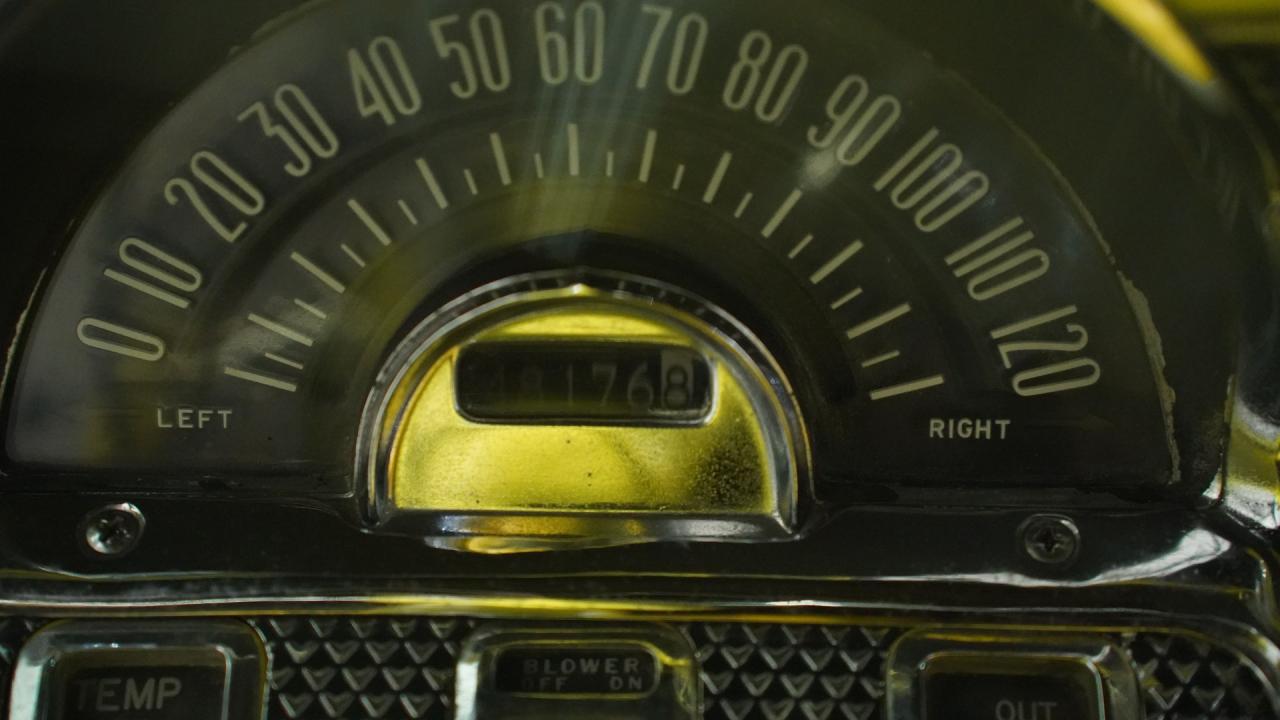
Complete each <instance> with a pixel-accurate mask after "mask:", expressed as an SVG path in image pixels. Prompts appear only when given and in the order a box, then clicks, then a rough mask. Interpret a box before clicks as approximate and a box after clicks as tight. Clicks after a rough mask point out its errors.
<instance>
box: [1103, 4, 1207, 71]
mask: <svg viewBox="0 0 1280 720" xmlns="http://www.w3.org/2000/svg"><path fill="white" fill-rule="evenodd" d="M1098 5H1099V6H1101V7H1102V9H1103V10H1106V11H1107V12H1108V13H1110V14H1111V16H1112V17H1114V18H1115V19H1116V21H1117V22H1119V23H1120V24H1121V25H1123V26H1124V27H1125V28H1127V29H1128V30H1129V32H1131V33H1133V34H1134V35H1135V36H1136V37H1137V38H1138V39H1140V40H1142V41H1143V42H1144V43H1146V45H1147V46H1148V47H1149V48H1150V49H1151V51H1152V52H1153V53H1155V54H1156V55H1157V56H1158V57H1159V58H1160V59H1161V60H1162V61H1164V63H1165V64H1166V65H1168V66H1169V69H1170V70H1173V71H1174V72H1176V73H1178V74H1179V75H1181V76H1182V77H1183V78H1184V79H1186V80H1188V81H1191V82H1193V83H1195V84H1198V85H1206V84H1209V83H1211V82H1212V81H1213V80H1214V79H1215V77H1216V76H1215V73H1214V71H1213V67H1212V66H1211V65H1210V64H1209V61H1208V60H1207V59H1206V58H1205V56H1204V54H1203V53H1201V52H1200V49H1199V48H1198V47H1196V45H1195V43H1194V42H1192V40H1191V38H1189V37H1188V36H1187V34H1186V33H1185V32H1184V31H1183V30H1182V27H1181V26H1180V25H1179V24H1178V21H1177V20H1176V19H1175V18H1174V16H1173V13H1172V12H1170V11H1169V9H1168V8H1167V7H1165V6H1164V5H1161V4H1160V3H1158V2H1155V0H1098Z"/></svg>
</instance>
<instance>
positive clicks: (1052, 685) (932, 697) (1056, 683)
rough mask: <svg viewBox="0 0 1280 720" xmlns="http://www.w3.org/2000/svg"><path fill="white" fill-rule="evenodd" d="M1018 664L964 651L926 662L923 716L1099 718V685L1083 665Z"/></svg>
mask: <svg viewBox="0 0 1280 720" xmlns="http://www.w3.org/2000/svg"><path fill="white" fill-rule="evenodd" d="M993 663H994V665H993ZM1020 663H1021V665H1022V667H1018V668H1015V667H1011V666H1006V667H1000V665H1002V664H1004V663H1001V662H999V661H998V660H997V659H995V658H990V657H973V656H967V657H966V656H964V655H953V656H942V657H939V658H936V659H934V660H932V661H930V662H929V663H928V664H927V665H926V666H925V670H924V673H923V676H922V682H923V696H924V707H925V711H924V720H1102V718H1103V717H1104V716H1103V713H1104V712H1105V711H1104V709H1103V688H1102V684H1101V683H1100V682H1099V677H1098V676H1097V675H1096V674H1095V673H1093V672H1092V671H1091V670H1090V668H1089V667H1088V666H1086V665H1083V664H1081V663H1078V662H1069V661H1053V660H1038V661H1036V660H1031V659H1021V660H1020ZM1009 664H1010V665H1012V663H1009Z"/></svg>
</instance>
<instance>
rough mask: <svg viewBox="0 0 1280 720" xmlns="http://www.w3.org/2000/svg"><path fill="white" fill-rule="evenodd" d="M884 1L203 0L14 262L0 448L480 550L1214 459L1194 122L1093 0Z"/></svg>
mask: <svg viewBox="0 0 1280 720" xmlns="http://www.w3.org/2000/svg"><path fill="white" fill-rule="evenodd" d="M998 6H999V7H998ZM165 12H166V13H167V14H164V13H161V15H160V17H163V18H168V19H169V20H170V21H171V22H172V24H174V25H175V26H181V25H182V23H184V22H194V21H196V20H197V19H198V18H197V16H198V15H200V14H201V12H202V11H198V10H191V9H188V10H178V9H169V10H167V11H165ZM921 12H924V11H923V10H922V9H921V8H914V9H913V8H910V7H903V6H901V4H898V3H891V2H887V1H886V2H863V3H849V2H838V1H836V0H804V1H803V2H802V3H801V4H800V5H799V6H798V7H795V8H784V7H782V6H780V5H778V4H777V3H772V2H727V1H725V2H696V3H695V2H682V1H679V0H671V1H670V2H666V1H664V2H637V3H624V2H607V1H605V0H547V1H545V2H508V1H504V0H494V1H493V2H488V3H472V2H461V1H453V2H418V1H414V0H390V1H388V2H380V3H365V2H355V1H353V0H328V1H325V2H316V3H307V4H303V5H300V6H298V7H296V8H289V9H288V12H284V8H275V7H271V8H268V7H265V6H261V7H253V8H248V7H240V6H235V7H234V8H232V9H231V10H230V11H229V12H228V13H227V19H225V20H224V23H226V24H230V25H235V24H237V23H239V24H240V26H241V27H242V28H256V29H257V30H256V32H253V33H252V34H249V33H248V32H246V31H245V30H243V29H241V30H239V31H231V30H227V29H226V25H216V26H211V27H213V28H214V30H213V31H211V32H215V34H216V33H224V34H227V35H230V36H231V40H229V41H227V43H226V45H227V46H233V47H235V48H236V49H235V50H234V51H233V52H231V53H230V55H229V56H227V57H225V58H224V59H222V60H220V61H218V62H211V63H209V67H208V68H206V69H205V70H204V72H203V79H201V80H199V81H198V82H196V81H194V80H192V81H189V82H186V83H185V84H184V85H182V87H181V88H180V90H175V91H174V93H175V98H176V100H175V102H174V103H173V104H172V106H171V107H168V108H166V109H165V110H164V112H162V113H155V115H156V117H154V118H152V120H151V121H149V122H148V123H146V125H145V126H140V127H137V128H135V129H134V132H135V133H142V134H140V135H138V134H135V135H134V138H133V141H132V143H131V144H130V145H129V149H128V151H127V152H125V153H123V154H124V157H123V159H122V161H121V162H120V163H119V165H118V167H116V168H115V169H114V170H113V171H112V173H111V174H110V175H109V178H107V179H105V180H104V181H103V183H102V184H101V186H100V187H98V188H97V189H96V190H95V191H93V192H90V191H89V190H87V189H86V190H85V191H84V192H83V194H82V196H81V198H80V202H81V203H82V208H83V210H82V212H80V213H78V214H77V215H76V220H75V222H74V223H72V224H71V226H70V227H66V226H62V227H60V229H59V232H61V235H60V237H59V238H58V245H59V247H61V248H62V249H61V251H60V253H59V254H58V257H57V258H56V261H54V262H50V264H49V267H48V269H47V272H46V273H45V274H44V275H42V276H39V278H38V279H37V278H35V277H34V276H33V277H31V278H28V279H27V280H26V281H25V282H26V284H25V285H15V287H22V288H24V289H25V288H28V287H30V288H32V289H33V294H32V295H31V296H30V298H22V297H19V296H15V297H13V298H9V300H10V301H11V302H12V303H13V322H14V328H15V341H14V344H13V346H12V350H11V353H10V357H9V363H8V366H7V371H6V377H5V406H4V412H5V415H4V455H5V472H6V473H7V475H8V477H7V478H6V482H11V483H12V484H11V487H13V488H15V489H18V490H21V491H23V492H32V491H34V492H35V493H36V494H38V495H41V496H48V495H53V496H57V495H62V496H65V497H79V498H88V497H93V496H94V495H93V493H94V492H98V491H108V493H117V494H119V493H123V494H124V496H129V495H130V493H142V494H143V495H145V496H147V497H156V498H174V499H181V500H182V501H183V502H186V503H190V504H188V505H185V506H184V507H187V508H188V510H185V511H184V513H185V512H193V513H195V514H197V515H198V514H199V511H198V510H193V509H192V508H198V507H200V505H199V503H200V502H201V501H205V500H207V501H211V502H212V501H217V502H219V503H222V502H223V501H227V500H228V499H232V500H233V499H235V498H237V497H240V496H242V495H244V496H253V497H254V498H255V502H261V503H264V506H266V507H271V506H272V498H275V499H276V500H277V501H278V506H279V507H280V508H283V507H284V506H289V507H291V508H295V509H296V508H300V507H309V508H314V509H315V511H316V512H328V513H330V515H331V516H334V517H338V518H341V521H342V522H343V523H344V524H345V525H346V526H347V527H348V528H349V529H351V530H352V531H358V532H362V533H373V534H378V533H380V532H384V531H386V532H395V533H399V534H409V535H413V536H416V537H432V538H436V539H439V537H446V536H451V535H458V536H462V537H464V538H465V540H464V541H463V543H462V544H463V545H464V546H465V547H466V548H467V549H484V548H488V549H490V550H494V551H498V550H505V549H511V547H509V546H508V545H506V544H504V543H503V542H500V541H494V542H495V543H496V544H492V545H485V542H487V541H484V538H486V537H490V536H493V537H508V536H509V537H511V538H521V540H519V541H513V542H514V543H515V545H516V546H521V547H523V546H522V545H521V543H523V542H524V541H526V540H528V539H529V538H541V539H542V540H545V541H547V542H552V540H551V539H553V538H559V539H563V538H577V539H579V540H582V541H584V542H589V543H591V542H608V541H611V540H617V541H622V542H631V541H637V540H653V539H669V540H682V539H710V538H715V539H738V540H744V539H762V538H769V539H778V538H792V539H794V538H796V537H799V536H803V535H806V534H808V533H811V532H813V531H815V530H817V529H819V528H821V527H823V526H825V525H827V524H830V523H839V522H842V520H841V519H840V518H841V517H842V515H843V516H844V517H846V518H847V517H848V515H847V514H848V513H850V512H852V513H857V512H858V511H860V510H863V509H867V508H871V507H892V508H906V509H910V508H919V507H920V506H921V505H922V504H923V505H928V506H930V507H941V508H946V507H955V508H973V507H977V506H989V505H994V506H1027V507H1037V506H1053V505H1065V506H1067V507H1071V506H1075V505H1081V506H1083V505H1095V506H1096V505H1103V506H1113V507H1138V506H1141V504H1142V503H1143V502H1152V503H1155V504H1157V505H1159V504H1161V503H1169V502H1174V501H1176V500H1177V499H1178V498H1186V497H1191V496H1194V495H1196V494H1197V493H1199V492H1201V491H1202V490H1204V489H1205V488H1207V487H1212V483H1213V482H1214V480H1215V478H1217V479H1219V480H1220V479H1221V472H1220V471H1221V468H1222V464H1223V463H1222V457H1223V448H1224V445H1223V443H1224V436H1225V428H1226V425H1227V422H1228V415H1227V413H1226V412H1225V411H1224V408H1226V407H1228V405H1229V403H1230V401H1231V397H1232V392H1233V386H1232V381H1233V378H1234V377H1236V375H1235V374H1234V373H1235V372H1236V370H1237V368H1236V366H1235V365H1236V356H1235V352H1236V351H1235V347H1236V345H1235V344H1234V343H1236V341H1237V340H1238V339H1239V338H1238V334H1239V333H1240V332H1247V329H1246V330H1243V331H1242V330H1241V326H1240V325H1239V323H1237V320H1236V318H1237V317H1238V315H1239V313H1238V308H1239V306H1240V304H1241V303H1242V302H1243V301H1244V300H1245V299H1247V296H1248V295H1249V293H1251V292H1253V290H1252V289H1251V288H1250V287H1248V286H1246V285H1245V284H1242V283H1237V282H1235V281H1234V280H1235V278H1237V277H1238V276H1239V272H1240V269H1241V268H1242V267H1244V266H1247V265H1248V264H1249V263H1250V262H1251V260H1250V259H1249V258H1251V257H1252V255H1251V253H1253V252H1255V251H1254V249H1252V247H1253V246H1252V245H1251V243H1254V242H1256V240H1257V239H1256V229H1257V228H1256V226H1255V225H1256V224H1255V223H1253V221H1252V220H1251V219H1250V217H1252V216H1251V214H1250V213H1251V212H1252V210H1250V207H1251V206H1250V203H1252V202H1253V201H1254V199H1253V198H1252V197H1251V196H1249V195H1248V193H1246V192H1244V191H1243V190H1242V189H1241V188H1242V187H1244V182H1245V181H1244V180H1243V179H1242V176H1237V175H1235V174H1233V173H1234V172H1235V171H1234V170H1232V169H1230V168H1231V167H1232V166H1230V165H1229V163H1226V162H1225V161H1224V160H1223V159H1222V158H1223V157H1226V156H1227V154H1228V153H1229V152H1230V151H1232V150H1233V148H1231V147H1228V146H1229V145H1230V143H1229V142H1228V141H1222V140H1219V136H1218V132H1219V131H1220V130H1221V127H1219V126H1220V125H1222V124H1225V123H1226V122H1227V121H1226V120H1224V119H1223V118H1217V117H1213V116H1211V115H1203V116H1202V115H1199V114H1196V112H1198V111H1196V112H1192V111H1191V110H1189V109H1188V108H1191V107H1192V105H1193V100H1194V98H1195V93H1196V92H1201V91H1204V92H1208V91H1205V90H1204V88H1197V87H1195V85H1194V84H1195V82H1197V78H1195V77H1186V76H1182V75H1179V69H1178V68H1173V70H1174V71H1175V72H1167V70H1168V69H1167V68H1162V67H1161V66H1160V65H1158V64H1157V60H1156V59H1154V58H1153V57H1151V56H1147V55H1144V54H1142V51H1141V49H1140V47H1139V46H1137V45H1133V44H1132V39H1130V38H1126V37H1124V36H1122V34H1121V33H1122V31H1121V30H1119V29H1118V28H1117V27H1116V26H1114V25H1112V24H1111V23H1110V20H1109V19H1108V18H1107V17H1106V16H1105V15H1104V14H1103V13H1102V11H1101V10H1099V9H1097V8H1093V7H1092V6H1089V7H1083V6H1080V5H1079V4H1073V3H1067V2H1062V3H1058V2H1044V3H1038V4H1035V5H1034V7H1031V6H1024V5H1018V6H1017V7H1014V8H1008V7H1003V6H1002V5H1001V3H997V2H990V3H984V4H981V5H979V6H975V7H971V8H950V7H931V8H929V9H928V12H927V15H928V17H929V18H930V19H931V21H930V22H929V23H920V22H918V20H919V19H920V17H921ZM54 17H56V14H55V15H54ZM997 20H998V21H999V22H997ZM160 24H163V23H160ZM183 27H187V30H186V32H191V30H190V27H188V26H183ZM997 27H999V28H1001V29H1000V30H999V31H997ZM965 28H968V29H965ZM1050 29H1052V32H1050ZM137 32H145V31H143V30H139V31H137ZM236 32H240V35H236V34H235V33H236ZM983 38H987V39H990V40H992V42H986V41H985V40H983V41H979V40H982V39H983ZM997 41H998V42H997ZM104 42H105V41H104ZM172 42H175V41H172V40H167V41H166V43H172ZM1125 48H1133V50H1125ZM116 52H117V53H120V54H122V55H123V56H127V58H135V59H136V58H137V57H141V55H139V54H138V53H133V54H130V51H129V50H128V49H127V48H125V47H124V46H121V47H120V48H119V49H117V50H116ZM88 54H89V53H88V50H85V53H84V55H77V54H75V53H70V54H68V59H67V60H66V62H67V63H68V64H75V63H81V64H83V63H85V62H86V57H87V55H88ZM1015 59H1016V60H1015ZM151 72H153V73H157V75H155V77H157V78H158V81H160V79H162V78H161V76H160V75H159V74H158V73H160V70H159V69H152V70H151ZM175 72H176V71H175ZM147 77H150V76H147ZM1180 82H1183V83H1186V84H1185V85H1180V84H1178V83H1180ZM86 112H89V111H86ZM1224 168H1226V169H1224ZM1241 172H1243V171H1241ZM1250 228H1252V229H1250ZM31 242H33V243H34V242H35V241H34V240H32V241H31ZM32 254H33V255H34V251H33V253H32ZM424 328H425V329H424ZM122 499H125V500H130V501H132V500H133V499H135V498H132V497H123V498H122ZM232 504H234V503H232ZM218 507H220V508H224V509H223V510H219V511H218V512H219V513H222V512H232V511H230V510H225V508H226V507H227V505H218ZM219 517H221V515H219ZM406 517H408V518H409V519H406ZM845 521H846V522H848V520H845ZM249 532H256V530H252V529H251V530H249ZM359 537H362V538H364V537H367V536H365V535H360V536H359ZM477 538H478V539H477ZM473 540H474V541H475V542H472V541H473ZM443 544H445V545H446V546H453V545H452V544H451V543H449V542H443ZM535 544H536V543H535Z"/></svg>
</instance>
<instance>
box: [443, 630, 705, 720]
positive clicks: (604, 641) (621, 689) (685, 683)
mask: <svg viewBox="0 0 1280 720" xmlns="http://www.w3.org/2000/svg"><path fill="white" fill-rule="evenodd" d="M699 689H700V685H699V682H698V675H697V666H696V663H695V662H694V659H693V651H692V649H691V648H690V647H689V643H688V641H686V640H685V639H684V637H682V636H681V635H680V634H679V633H678V632H676V631H675V630H672V629H670V628H665V627H662V626H643V627H639V626H618V625H608V626H589V625H585V626H579V625H574V626H563V625H549V626H536V627H519V628H512V627H506V626H491V627H488V628H482V629H481V630H478V631H477V632H475V633H474V634H472V635H471V637H469V638H468V639H467V641H466V643H465V644H464V645H463V647H462V652H461V654H460V656H459V660H458V673H457V687H456V693H457V697H456V698H455V707H456V708H457V714H456V718H457V720H487V719H488V718H504V720H573V719H576V718H582V719H583V720H586V719H587V718H591V719H592V720H598V719H599V718H609V720H649V719H650V718H663V719H664V720H667V719H671V720H693V718H696V717H697V716H698V700H699Z"/></svg>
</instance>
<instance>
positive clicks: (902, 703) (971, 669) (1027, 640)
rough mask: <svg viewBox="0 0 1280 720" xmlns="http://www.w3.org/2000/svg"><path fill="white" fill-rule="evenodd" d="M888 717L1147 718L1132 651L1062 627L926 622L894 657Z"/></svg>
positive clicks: (889, 673)
mask: <svg viewBox="0 0 1280 720" xmlns="http://www.w3.org/2000/svg"><path fill="white" fill-rule="evenodd" d="M887 661H888V662H887V664H888V668H887V670H888V671H887V673H886V690H887V698H886V700H887V705H888V712H887V713H886V715H887V718H888V720H1139V719H1140V718H1141V717H1142V707H1143V706H1142V699H1141V696H1140V694H1139V689H1138V679H1137V675H1136V674H1135V672H1134V670H1133V667H1132V665H1131V664H1130V662H1129V660H1128V657H1127V656H1126V655H1125V653H1124V651H1123V650H1121V649H1120V648H1119V647H1117V646H1116V645H1115V644H1114V643H1113V642H1112V641H1111V640H1110V639H1109V638H1108V637H1106V636H1099V635H1089V634H1075V633H1071V632H1063V631H1061V630H1056V629H1043V630H1041V629H1034V628H1027V629H1022V628H1010V629H1007V630H1003V629H1002V630H993V629H988V628H982V629H965V628H954V629H952V628H922V629H920V630H915V631H913V632H909V633H907V634H905V635H903V636H902V637H901V638H899V639H898V641H897V642H896V643H894V645H893V647H892V648H891V649H890V651H889V657H888V659H887Z"/></svg>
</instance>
